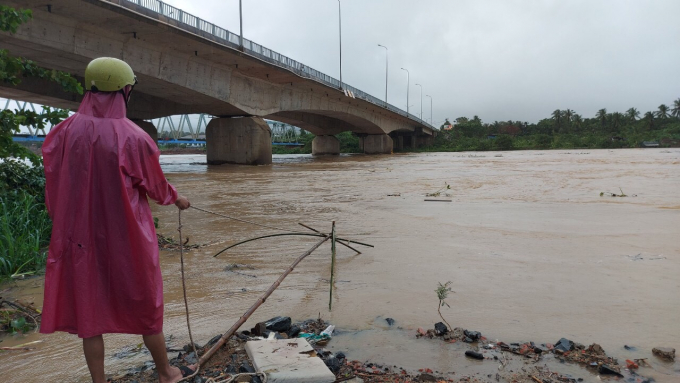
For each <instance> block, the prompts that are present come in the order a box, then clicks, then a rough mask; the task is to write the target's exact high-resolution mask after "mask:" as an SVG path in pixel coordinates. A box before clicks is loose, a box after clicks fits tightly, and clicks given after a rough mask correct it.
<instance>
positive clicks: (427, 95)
mask: <svg viewBox="0 0 680 383" xmlns="http://www.w3.org/2000/svg"><path fill="white" fill-rule="evenodd" d="M425 97H429V98H430V125H432V124H434V120H433V119H432V96H430V95H429V94H426V95H425Z"/></svg>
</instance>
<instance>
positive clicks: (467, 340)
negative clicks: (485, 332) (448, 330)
mask: <svg viewBox="0 0 680 383" xmlns="http://www.w3.org/2000/svg"><path fill="white" fill-rule="evenodd" d="M463 342H465V343H472V342H474V340H472V339H470V338H468V337H465V338H463Z"/></svg>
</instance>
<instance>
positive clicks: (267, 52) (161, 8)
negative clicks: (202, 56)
mask: <svg viewBox="0 0 680 383" xmlns="http://www.w3.org/2000/svg"><path fill="white" fill-rule="evenodd" d="M103 1H108V2H113V3H117V4H120V5H122V6H124V7H126V8H129V9H132V10H135V8H134V7H131V6H128V5H133V4H134V5H136V6H140V7H143V8H145V9H146V10H147V11H151V12H154V13H157V14H158V15H162V16H164V17H165V18H168V19H170V20H174V21H175V23H176V26H177V27H179V28H181V29H184V30H187V31H189V32H192V33H193V32H202V33H200V34H201V35H202V36H204V37H208V36H205V34H208V35H209V36H212V39H213V40H215V41H216V42H218V43H220V44H222V45H226V46H228V47H230V48H234V49H239V48H240V45H241V44H240V37H239V35H237V34H234V33H232V32H229V31H228V30H226V29H224V28H221V27H218V26H217V25H215V24H213V23H210V22H207V21H205V20H203V19H201V18H198V17H196V16H194V15H192V14H189V13H186V12H184V11H183V10H181V9H179V8H175V7H173V6H172V5H169V4H166V3H164V2H162V1H159V0H103ZM145 13H148V12H145ZM243 50H244V51H245V53H248V54H249V55H251V56H253V57H256V58H258V59H260V60H262V61H266V62H268V63H270V64H274V65H276V66H278V67H281V68H284V69H287V70H289V71H291V72H293V73H295V74H297V75H298V76H301V77H305V78H309V79H311V80H314V81H317V82H320V83H322V84H325V85H327V86H330V87H333V88H337V89H346V90H349V91H351V92H352V94H354V97H355V98H359V99H362V100H364V101H368V102H370V103H372V104H374V105H377V106H379V107H382V108H385V109H387V110H390V111H392V112H394V113H397V114H400V115H402V116H405V117H408V118H409V119H411V120H413V121H416V122H418V123H419V124H422V125H424V126H427V127H429V128H430V129H433V130H434V127H433V126H432V125H430V124H428V123H426V122H425V121H423V120H422V119H420V118H418V117H417V116H415V115H413V114H411V113H407V112H405V111H403V110H401V109H399V108H397V107H396V106H394V105H392V104H389V103H386V102H385V101H383V100H380V99H378V98H377V97H374V96H371V95H370V94H368V93H366V92H364V91H361V90H359V89H357V88H355V87H353V86H350V85H347V84H340V81H339V80H337V79H335V78H333V77H331V76H329V75H327V74H324V73H322V72H320V71H318V70H316V69H313V68H310V67H308V66H306V65H303V64H302V63H300V62H298V61H295V60H293V59H291V58H289V57H286V56H284V55H282V54H280V53H278V52H275V51H273V50H271V49H269V48H266V47H263V46H262V45H260V44H257V43H255V42H253V41H250V40H248V39H243Z"/></svg>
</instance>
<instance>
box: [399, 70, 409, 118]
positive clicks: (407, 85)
mask: <svg viewBox="0 0 680 383" xmlns="http://www.w3.org/2000/svg"><path fill="white" fill-rule="evenodd" d="M401 70H405V71H406V114H407V115H408V113H409V112H408V87H409V84H410V83H411V72H409V71H408V69H405V68H401Z"/></svg>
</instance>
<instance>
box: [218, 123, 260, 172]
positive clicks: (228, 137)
mask: <svg viewBox="0 0 680 383" xmlns="http://www.w3.org/2000/svg"><path fill="white" fill-rule="evenodd" d="M205 140H206V150H207V157H208V158H207V159H208V164H211V165H219V164H225V163H230V164H240V165H269V164H271V163H272V141H271V131H270V130H269V125H267V123H266V122H265V121H264V120H263V119H261V118H259V117H241V118H213V119H212V120H210V122H209V123H208V126H207V127H206V128H205Z"/></svg>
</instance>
